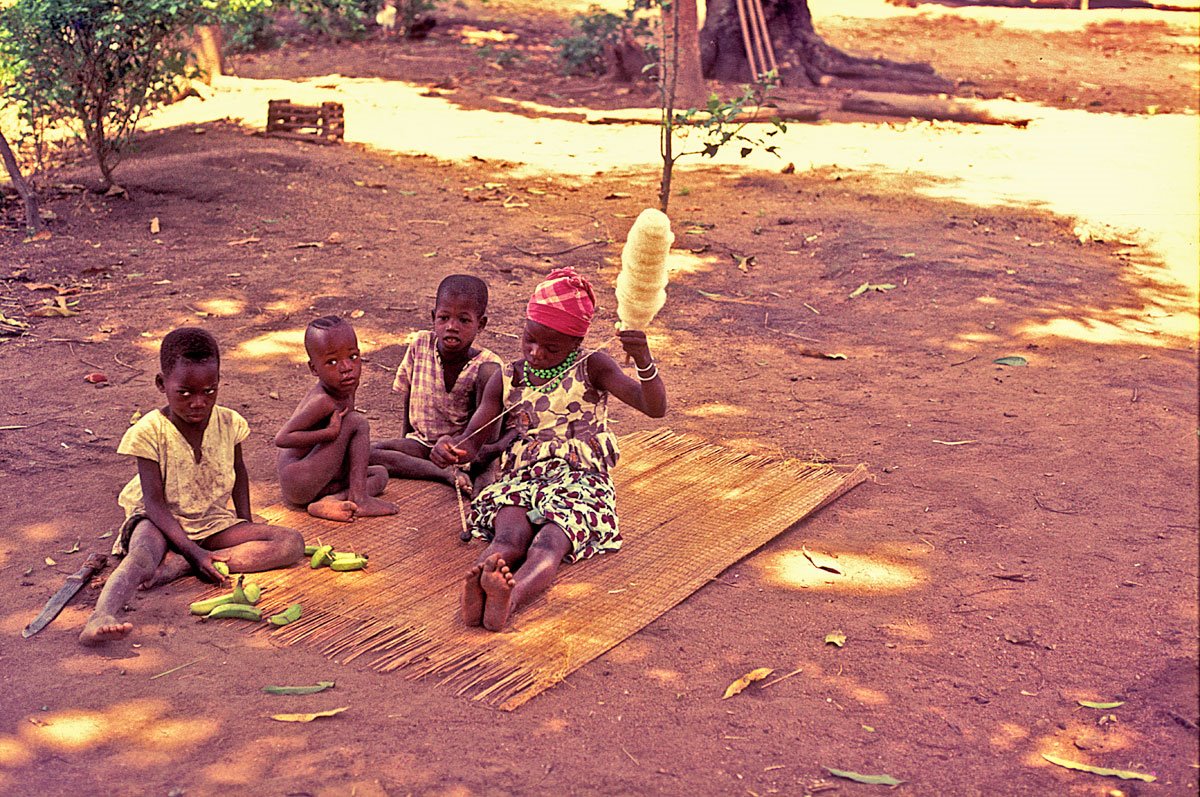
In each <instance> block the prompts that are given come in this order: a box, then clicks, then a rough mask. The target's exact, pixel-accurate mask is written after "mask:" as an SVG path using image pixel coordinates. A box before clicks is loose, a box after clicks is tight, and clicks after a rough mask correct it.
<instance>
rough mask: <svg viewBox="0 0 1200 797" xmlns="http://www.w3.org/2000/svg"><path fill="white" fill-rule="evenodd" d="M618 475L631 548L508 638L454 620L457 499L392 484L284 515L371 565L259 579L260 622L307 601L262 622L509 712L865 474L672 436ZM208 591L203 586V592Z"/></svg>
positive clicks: (472, 548) (469, 559) (282, 521)
mask: <svg viewBox="0 0 1200 797" xmlns="http://www.w3.org/2000/svg"><path fill="white" fill-rule="evenodd" d="M621 452H622V453H621V462H620V464H619V465H618V466H617V468H616V469H615V470H614V472H613V481H614V483H615V485H616V491H617V506H618V511H619V514H620V518H621V533H622V536H623V537H624V540H625V544H624V547H623V548H622V549H621V550H620V551H619V552H617V553H612V554H605V555H602V556H597V557H593V558H591V559H589V560H586V561H583V562H580V563H578V564H575V565H569V566H564V567H563V568H562V569H561V570H560V571H559V574H558V579H557V580H556V582H555V584H554V586H553V587H551V589H550V591H549V592H548V593H547V594H546V596H544V597H542V598H539V599H538V600H536V601H535V602H534V603H532V604H530V605H529V606H527V607H525V608H524V609H523V610H521V611H520V612H518V613H517V614H516V615H514V616H513V618H512V619H511V620H510V622H509V626H508V627H506V628H505V630H504V631H503V632H501V633H491V632H489V631H485V630H483V629H481V628H469V627H466V626H464V625H463V624H462V622H461V621H460V620H459V618H458V602H459V598H460V595H461V593H462V584H463V577H464V576H465V574H466V573H467V571H468V570H469V569H470V567H471V566H472V565H473V564H474V562H475V560H476V559H477V558H478V556H479V554H480V553H481V552H482V550H483V544H482V543H481V542H479V541H475V542H472V543H470V544H466V543H463V542H461V541H460V540H459V532H460V531H461V524H460V521H459V515H458V508H457V505H456V500H455V497H454V493H453V492H452V491H451V490H450V488H449V487H447V486H446V485H444V484H441V483H435V482H422V481H400V480H393V481H392V482H391V484H390V485H389V487H388V492H387V496H386V497H387V498H388V499H389V500H392V501H396V502H398V503H399V504H400V513H399V514H398V515H394V516H391V517H379V518H364V519H361V520H358V521H356V522H354V523H334V522H330V521H324V520H320V519H318V518H314V517H311V516H309V515H308V514H306V513H304V512H300V511H296V510H294V509H289V508H287V507H284V506H282V505H274V506H270V507H267V508H265V509H263V510H262V513H261V514H262V515H263V516H264V517H265V518H267V520H268V521H269V522H271V523H276V524H279V525H284V526H289V527H291V528H294V529H298V530H300V531H301V532H302V533H303V534H304V539H305V541H306V542H308V543H309V544H316V543H318V542H319V543H322V544H329V545H333V547H334V549H335V550H342V551H356V552H359V553H367V554H369V555H370V564H369V566H368V567H367V568H366V569H365V570H361V571H355V572H345V573H340V572H335V571H333V570H330V569H329V568H320V569H317V570H313V569H311V568H310V567H308V566H307V564H306V563H304V562H302V563H301V564H300V565H297V566H294V567H292V568H289V569H287V570H276V571H272V572H268V573H258V574H255V575H254V576H253V577H252V580H253V581H255V582H257V583H258V584H259V585H260V586H262V587H263V589H264V592H263V597H262V600H261V602H260V604H259V606H260V608H261V609H262V610H263V616H264V617H268V616H270V615H272V614H274V613H276V612H280V611H282V610H283V609H285V608H286V607H287V606H288V605H289V604H292V603H300V604H302V605H303V616H302V617H301V619H300V620H298V621H296V622H294V623H291V624H290V625H287V626H284V627H282V628H276V627H274V626H271V625H269V624H267V623H262V624H261V625H258V626H255V629H256V631H258V632H260V633H270V634H271V635H272V638H273V640H274V641H276V642H277V643H279V644H284V645H304V646H308V647H313V648H316V649H318V650H320V651H321V653H323V654H324V655H326V656H328V657H329V658H331V659H333V660H335V661H338V662H341V663H349V662H356V663H358V664H360V665H365V666H368V667H371V668H373V669H375V670H379V671H385V672H386V671H391V670H397V669H400V668H407V669H408V671H409V674H410V677H413V678H421V677H426V676H433V677H435V678H437V679H439V680H440V682H441V683H443V684H445V685H448V686H450V687H452V688H454V689H455V690H456V691H457V692H458V693H459V694H461V695H466V696H469V697H471V698H472V699H474V700H480V701H484V702H486V703H488V704H491V705H493V706H498V707H499V708H501V709H504V710H512V709H515V708H517V707H518V706H520V705H522V704H523V703H525V702H526V701H528V700H530V699H531V698H533V697H534V696H536V695H537V694H539V693H540V692H542V691H543V690H545V689H548V688H550V687H551V686H553V685H554V684H556V683H558V682H559V681H561V680H562V679H563V678H565V677H566V676H567V675H568V674H569V673H571V672H573V671H574V670H576V669H578V668H579V667H582V666H583V665H584V664H586V663H588V662H589V661H591V660H592V659H594V658H596V657H597V656H599V655H600V654H602V653H604V652H605V651H607V650H608V649H609V648H611V647H613V646H615V645H616V644H618V643H619V642H621V640H623V639H625V638H626V637H628V636H630V635H631V634H633V633H634V632H636V631H638V630H639V629H641V628H643V627H644V626H646V625H648V624H649V623H650V622H652V621H653V620H654V619H655V618H656V617H658V616H659V615H661V614H662V613H664V612H665V611H667V610H668V609H670V608H671V607H672V606H674V605H675V604H677V603H679V602H680V601H682V600H683V599H684V598H686V597H687V596H688V595H690V594H692V593H693V592H695V591H696V590H697V589H699V588H700V587H702V586H704V585H705V584H706V583H708V582H709V581H710V580H712V579H713V578H714V577H715V576H717V575H719V574H720V573H721V572H722V571H723V570H725V569H726V568H728V567H729V566H730V565H732V564H733V563H734V562H736V561H738V560H739V559H741V558H742V557H744V556H745V555H747V554H748V553H750V552H751V551H754V550H755V549H757V548H759V547H760V546H762V545H763V544H765V543H766V542H768V541H769V540H771V539H772V538H774V537H775V536H777V535H779V534H780V533H782V532H783V531H785V530H787V529H788V527H790V526H792V525H794V524H795V523H797V522H798V521H800V520H801V519H803V518H805V517H806V516H808V515H809V514H811V513H813V512H814V511H816V510H817V509H818V508H820V507H821V506H823V505H825V504H827V503H829V502H830V501H833V500H834V499H835V498H837V497H838V496H840V495H841V494H842V493H844V492H846V491H847V490H849V489H850V488H852V487H854V486H855V485H856V484H858V483H859V482H861V481H862V480H863V479H864V478H865V477H866V474H867V470H866V468H865V466H862V465H859V466H857V467H853V468H848V467H836V466H830V465H820V464H812V463H802V462H797V461H794V460H778V459H768V458H764V457H759V456H753V455H748V454H742V453H738V452H735V451H731V450H729V449H727V448H723V447H721V446H718V445H713V444H710V443H707V442H705V441H703V440H701V439H699V438H696V437H692V436H687V435H680V434H676V433H674V432H671V431H669V430H666V429H660V430H657V431H651V432H638V433H634V434H630V435H627V436H625V437H623V438H621ZM212 594H217V590H215V589H211V588H210V589H208V590H206V592H205V593H204V597H207V596H209V595H212Z"/></svg>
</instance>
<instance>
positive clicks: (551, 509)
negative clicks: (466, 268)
mask: <svg viewBox="0 0 1200 797" xmlns="http://www.w3.org/2000/svg"><path fill="white" fill-rule="evenodd" d="M582 354H583V355H584V356H581V357H580V358H579V361H578V362H577V363H576V364H575V366H574V367H573V368H571V370H569V371H568V372H567V373H566V374H565V375H564V376H563V378H562V382H561V383H560V384H559V385H558V386H557V387H555V388H554V389H553V390H551V391H550V392H549V393H542V392H540V391H538V390H537V389H536V388H534V387H533V386H531V385H528V384H526V383H525V379H524V377H523V376H522V374H521V372H520V371H519V370H518V369H517V367H516V366H517V363H509V364H508V365H506V366H505V367H504V371H503V378H504V384H505V386H506V389H505V400H504V406H506V407H509V406H512V407H513V408H512V409H511V410H510V411H509V413H510V415H511V417H512V423H513V425H514V428H515V429H516V430H517V437H516V440H514V441H513V443H512V445H511V446H509V448H508V450H507V451H505V452H504V457H503V459H502V460H501V465H500V477H499V478H498V479H497V480H496V481H495V482H493V483H492V484H490V485H488V486H487V487H485V488H484V489H483V490H482V491H480V493H479V495H478V496H476V498H475V500H474V502H472V510H473V512H472V523H471V533H472V534H473V535H474V536H476V537H479V538H481V539H485V540H491V539H492V537H493V536H494V534H495V529H494V524H495V519H496V513H497V512H498V511H500V509H501V508H502V507H506V506H519V507H523V508H524V509H525V510H526V512H527V514H528V516H529V521H530V523H532V524H533V525H534V527H535V528H536V527H537V526H541V525H543V524H546V523H554V524H555V525H557V526H558V527H560V528H561V529H562V530H563V531H564V532H566V534H567V537H568V538H570V540H571V551H570V552H569V553H568V554H567V555H566V556H565V557H564V558H563V561H564V562H568V563H570V562H577V561H579V560H580V559H587V558H588V557H590V556H594V555H596V554H598V553H604V552H606V551H616V550H618V549H619V548H620V547H621V533H620V531H619V530H618V528H617V510H616V494H615V493H614V492H613V484H612V479H611V478H609V475H608V470H609V468H611V467H613V466H614V465H616V464H617V458H618V456H619V451H618V449H617V438H616V435H614V434H613V433H612V432H610V431H608V423H607V421H608V394H607V393H604V392H601V391H599V390H597V389H596V388H595V387H593V386H592V384H591V383H590V382H589V381H588V377H587V356H586V355H587V354H588V353H587V352H582ZM513 405H515V406H513Z"/></svg>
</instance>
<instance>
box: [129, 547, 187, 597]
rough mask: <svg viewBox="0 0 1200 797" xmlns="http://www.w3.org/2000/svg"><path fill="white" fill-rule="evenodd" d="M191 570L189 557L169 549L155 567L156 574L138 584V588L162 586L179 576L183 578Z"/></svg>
mask: <svg viewBox="0 0 1200 797" xmlns="http://www.w3.org/2000/svg"><path fill="white" fill-rule="evenodd" d="M190 572H192V566H191V564H190V563H189V562H188V560H187V559H184V558H183V557H182V556H180V555H179V554H177V553H175V552H174V551H167V555H166V556H164V557H163V560H162V561H161V562H159V563H158V567H157V568H155V570H154V575H152V576H150V578H148V579H146V580H145V581H143V582H142V583H141V584H138V589H154V588H155V587H161V586H162V585H163V584H170V583H171V582H172V581H174V580H175V579H177V578H183V577H184V576H186V575H187V574H188V573H190Z"/></svg>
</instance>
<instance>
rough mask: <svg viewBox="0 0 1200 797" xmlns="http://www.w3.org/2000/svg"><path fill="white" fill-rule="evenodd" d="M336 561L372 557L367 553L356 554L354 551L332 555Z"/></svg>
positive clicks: (337, 552)
mask: <svg viewBox="0 0 1200 797" xmlns="http://www.w3.org/2000/svg"><path fill="white" fill-rule="evenodd" d="M330 556H332V557H333V558H334V559H360V558H361V559H370V558H371V557H370V556H369V555H368V554H365V553H355V552H354V551H334V552H333V553H332V554H330Z"/></svg>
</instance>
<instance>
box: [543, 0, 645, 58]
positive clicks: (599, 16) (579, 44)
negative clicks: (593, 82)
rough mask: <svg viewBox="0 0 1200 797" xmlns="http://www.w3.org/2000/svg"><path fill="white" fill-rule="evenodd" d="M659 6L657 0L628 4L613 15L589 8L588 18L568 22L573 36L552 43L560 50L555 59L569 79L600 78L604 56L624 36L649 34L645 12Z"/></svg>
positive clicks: (634, 1)
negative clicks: (579, 77) (571, 76)
mask: <svg viewBox="0 0 1200 797" xmlns="http://www.w3.org/2000/svg"><path fill="white" fill-rule="evenodd" d="M656 5H658V0H630V3H629V5H628V6H627V7H626V8H625V13H624V14H614V13H612V12H611V11H605V10H604V9H603V8H600V7H599V6H592V7H591V8H590V9H588V13H587V14H580V15H579V16H576V17H575V18H574V19H573V20H571V27H572V28H574V29H575V31H576V35H574V36H568V37H566V38H562V39H555V40H554V41H553V42H552V43H553V44H554V46H555V47H558V48H559V53H558V57H559V60H561V61H562V63H563V71H565V72H566V73H567V74H568V75H586V74H592V75H599V74H603V73H604V71H605V68H606V64H605V61H604V52H605V49H606V48H607V47H610V46H615V45H616V44H617V43H618V41H619V40H620V39H622V38H623V37H625V36H627V35H628V37H629V38H632V39H636V38H637V37H639V36H644V35H645V34H647V33H649V31H650V24H649V22H648V21H647V20H646V18H645V15H643V14H642V13H640V12H643V11H646V10H647V9H650V8H652V7H654V6H656Z"/></svg>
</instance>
